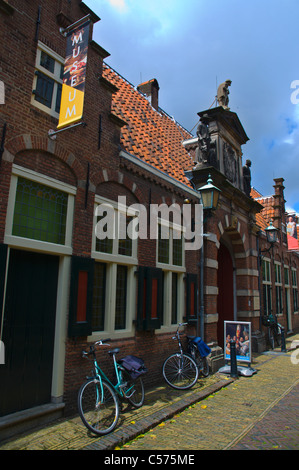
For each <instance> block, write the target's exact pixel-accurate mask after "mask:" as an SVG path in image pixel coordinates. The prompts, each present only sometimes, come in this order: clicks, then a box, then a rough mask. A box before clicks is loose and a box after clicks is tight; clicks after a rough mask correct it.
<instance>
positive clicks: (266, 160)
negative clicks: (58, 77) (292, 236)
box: [85, 0, 299, 213]
mask: <svg viewBox="0 0 299 470" xmlns="http://www.w3.org/2000/svg"><path fill="white" fill-rule="evenodd" d="M85 3H86V4H87V5H88V6H89V7H90V8H91V9H92V10H93V11H94V12H95V13H97V15H98V16H99V17H100V18H101V21H100V22H98V23H97V24H96V25H95V27H94V35H93V38H94V40H95V41H97V42H98V43H99V44H100V45H101V46H102V47H103V48H104V49H106V50H107V51H108V52H109V53H110V54H111V55H110V57H109V58H107V59H106V62H107V63H108V64H109V65H110V66H111V67H113V68H114V69H115V70H116V71H117V72H119V73H120V74H121V75H122V76H123V77H125V78H126V79H127V80H128V81H129V82H131V83H132V84H133V85H136V86H137V85H138V84H139V83H141V82H143V81H146V80H150V79H152V78H156V79H157V80H158V82H159V85H160V92H159V104H160V107H161V108H162V109H163V110H165V111H166V112H167V113H168V114H170V115H171V116H174V117H175V119H176V120H177V121H178V122H179V123H180V124H181V125H182V126H183V127H185V128H186V129H187V130H188V131H191V130H193V131H192V132H195V131H196V127H195V126H196V124H197V122H198V116H197V113H198V112H199V111H202V110H205V109H208V108H209V107H210V106H211V105H212V103H213V101H214V98H215V94H216V87H217V84H218V85H219V84H220V83H221V82H224V81H225V80H226V79H230V80H232V85H231V87H230V103H229V106H230V108H231V111H234V112H236V113H237V114H238V116H239V119H240V121H241V123H242V124H243V127H244V129H245V131H246V133H247V135H248V137H249V139H250V141H249V142H248V143H247V144H246V145H244V146H243V154H244V155H243V159H244V161H245V159H247V158H249V159H250V160H251V161H252V167H251V169H252V185H253V186H254V187H255V188H256V189H257V190H258V191H260V192H261V193H262V194H263V195H264V196H267V195H271V194H273V192H274V190H273V184H274V182H273V178H280V177H282V178H284V180H285V182H284V184H285V188H286V189H285V198H286V200H287V203H286V206H287V208H288V209H292V210H296V211H297V212H298V213H299V181H298V179H299V178H298V177H299V104H297V101H298V103H299V34H298V18H299V1H298V0H284V1H283V2H282V1H281V0H250V1H246V0H150V1H148V0H85ZM292 86H293V87H294V88H292ZM297 90H298V92H297ZM292 101H293V102H292Z"/></svg>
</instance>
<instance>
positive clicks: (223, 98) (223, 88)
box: [217, 80, 232, 109]
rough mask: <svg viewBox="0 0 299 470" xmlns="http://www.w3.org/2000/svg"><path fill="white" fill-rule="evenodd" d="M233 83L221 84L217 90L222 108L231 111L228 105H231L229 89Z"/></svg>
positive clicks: (229, 81) (228, 81) (227, 81)
mask: <svg viewBox="0 0 299 470" xmlns="http://www.w3.org/2000/svg"><path fill="white" fill-rule="evenodd" d="M231 83H232V81H231V80H226V81H225V82H223V83H221V84H220V85H219V87H218V90H217V100H218V103H219V105H220V106H222V107H223V108H224V109H229V107H228V103H229V98H228V95H229V89H228V87H229V86H230V85H231Z"/></svg>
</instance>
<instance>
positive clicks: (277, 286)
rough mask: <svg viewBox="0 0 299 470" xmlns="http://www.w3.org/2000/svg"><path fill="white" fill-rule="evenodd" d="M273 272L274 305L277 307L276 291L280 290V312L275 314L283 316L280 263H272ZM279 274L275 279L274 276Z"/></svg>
mask: <svg viewBox="0 0 299 470" xmlns="http://www.w3.org/2000/svg"><path fill="white" fill-rule="evenodd" d="M274 272H275V305H276V307H277V289H280V307H281V310H280V312H276V314H277V315H282V314H283V288H282V269H281V263H278V262H277V261H275V262H274ZM277 273H278V274H279V276H278V277H279V279H276V274H277Z"/></svg>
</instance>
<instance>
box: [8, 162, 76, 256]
mask: <svg viewBox="0 0 299 470" xmlns="http://www.w3.org/2000/svg"><path fill="white" fill-rule="evenodd" d="M75 195H76V188H75V187H74V186H71V185H69V184H66V183H63V182H61V181H58V180H56V179H54V178H51V177H48V176H45V175H42V174H40V173H37V172H35V171H33V170H29V169H26V168H23V167H20V166H18V165H13V168H12V176H11V184H10V192H9V201H8V210H7V217H6V229H5V243H7V244H8V245H11V246H16V247H20V248H21V247H22V248H27V249H32V250H40V251H44V252H49V253H61V254H71V253H72V231H73V230H72V228H73V216H74V201H75Z"/></svg>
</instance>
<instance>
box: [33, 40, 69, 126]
mask: <svg viewBox="0 0 299 470" xmlns="http://www.w3.org/2000/svg"><path fill="white" fill-rule="evenodd" d="M64 62H65V60H64V58H63V57H61V56H60V55H58V54H57V53H56V52H54V51H53V50H52V49H50V48H49V47H48V46H46V45H45V44H43V43H42V42H41V41H38V46H37V51H36V60H35V72H34V79H33V88H32V98H31V104H33V105H34V106H36V107H37V108H39V109H41V110H42V111H44V112H46V113H47V114H50V115H51V116H53V117H56V118H57V119H58V118H59V111H60V101H61V90H62V77H63V71H64Z"/></svg>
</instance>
